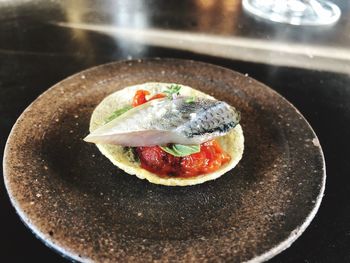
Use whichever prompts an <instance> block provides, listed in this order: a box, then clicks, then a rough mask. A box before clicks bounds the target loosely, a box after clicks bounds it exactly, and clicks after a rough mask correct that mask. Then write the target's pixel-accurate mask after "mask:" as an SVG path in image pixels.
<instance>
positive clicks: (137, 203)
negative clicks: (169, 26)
mask: <svg viewBox="0 0 350 263" xmlns="http://www.w3.org/2000/svg"><path fill="white" fill-rule="evenodd" d="M149 81H157V82H176V83H181V84H184V85H188V86H191V87H194V88H196V89H199V90H201V91H204V92H206V93H208V94H211V95H214V96H215V97H216V98H218V99H220V100H224V101H226V102H228V103H229V104H231V105H234V106H236V107H237V108H238V109H239V110H240V111H241V112H242V121H241V124H242V127H243V130H244V135H245V152H244V156H243V159H242V160H241V162H240V163H239V165H238V166H237V167H236V168H235V169H233V170H231V171H230V172H228V173H227V174H225V175H223V176H222V177H221V178H219V179H217V180H215V181H210V182H206V183H204V184H201V185H196V186H191V187H166V186H159V185H153V184H150V183H148V182H147V181H145V180H140V179H137V178H136V177H135V176H130V175H127V174H125V173H124V172H123V171H121V170H119V169H118V168H116V167H115V166H113V165H112V164H111V163H110V162H109V161H108V160H107V159H106V158H105V157H104V156H102V154H101V153H100V152H99V151H98V150H97V148H96V147H95V146H94V145H93V144H88V143H85V142H84V141H83V140H82V138H83V137H84V136H85V135H87V133H88V126H89V119H90V115H91V113H92V111H93V109H94V107H95V106H96V105H97V104H98V103H99V102H100V101H101V100H102V99H103V98H104V97H105V96H107V95H108V94H110V93H112V92H114V91H116V90H118V89H121V88H123V87H126V86H129V85H133V84H139V83H144V82H149ZM4 179H5V183H6V187H7V190H8V193H9V196H10V198H11V201H12V203H13V205H14V207H15V208H16V210H17V212H18V214H19V215H20V217H21V218H22V220H23V221H24V223H25V224H26V225H27V226H28V227H29V228H30V229H31V230H32V231H33V232H34V233H35V234H36V235H37V236H38V237H39V238H40V239H41V240H43V241H44V242H45V243H46V244H47V245H48V246H50V247H51V248H53V249H55V250H57V251H59V252H60V253H62V254H63V255H65V256H68V257H69V258H71V259H74V260H78V261H84V262H90V261H98V262H116V261H119V262H127V261H129V262H150V261H184V262H191V261H192V262H198V261H203V260H207V261H211V262H213V261H227V262H243V261H250V262H261V261H264V260H267V259H269V258H271V257H273V256H274V255H276V254H277V253H279V252H281V251H282V250H283V249H285V248H287V247H288V246H290V245H291V243H292V242H293V241H294V240H295V239H296V238H297V237H298V236H300V235H301V233H302V232H303V231H304V230H305V228H306V227H307V226H308V225H309V224H310V222H311V220H312V218H313V217H314V216H315V214H316V211H317V209H318V207H319V205H320V203H321V199H322V196H323V191H324V187H325V166H324V160H323V155H322V151H321V147H320V145H319V143H318V140H317V137H316V135H315V133H314V132H313V130H312V129H311V127H310V126H309V124H308V123H307V122H306V121H305V119H304V118H303V117H302V116H301V114H300V113H299V112H298V111H297V110H296V109H295V108H294V107H293V106H292V105H291V104H290V103H289V102H288V101H286V100H285V99H284V98H282V97H281V96H280V95H278V94H277V93H276V92H274V91H273V90H271V89H270V88H268V87H266V86H264V85H263V84H261V83H259V82H257V81H255V80H253V79H251V78H249V77H246V76H243V75H241V74H239V73H237V72H234V71H232V70H228V69H225V68H222V67H218V66H214V65H210V64H205V63H200V62H194V61H186V60H175V59H150V60H140V61H123V62H116V63H111V64H106V65H102V66H99V67H95V68H92V69H89V70H86V71H83V72H81V73H78V74H76V75H74V76H72V77H69V78H67V79H65V80H63V81H62V82H60V83H58V84H56V85H55V86H54V87H52V88H51V89H49V90H48V91H46V92H45V93H44V94H42V95H41V96H40V97H39V98H38V99H36V100H35V101H34V102H33V103H32V104H31V105H30V106H29V107H28V108H27V109H26V110H25V112H24V113H23V114H22V115H21V116H20V117H19V119H18V121H17V123H16V124H15V126H14V127H13V130H12V132H11V135H10V136H9V139H8V142H7V145H6V149H5V155H4Z"/></svg>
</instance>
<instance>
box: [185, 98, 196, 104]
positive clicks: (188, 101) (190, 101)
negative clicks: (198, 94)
mask: <svg viewBox="0 0 350 263" xmlns="http://www.w3.org/2000/svg"><path fill="white" fill-rule="evenodd" d="M185 102H186V103H193V102H194V97H188V98H187V99H186V100H185Z"/></svg>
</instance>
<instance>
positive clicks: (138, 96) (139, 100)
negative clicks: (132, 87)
mask: <svg viewBox="0 0 350 263" xmlns="http://www.w3.org/2000/svg"><path fill="white" fill-rule="evenodd" d="M147 95H150V92H149V91H148V90H142V89H140V90H138V91H136V93H135V96H134V98H133V100H132V106H133V107H136V106H139V105H141V104H144V103H146V102H148V101H150V100H155V99H161V98H164V97H165V94H162V93H158V94H156V95H154V96H152V97H151V98H150V99H148V100H147V98H146V96H147Z"/></svg>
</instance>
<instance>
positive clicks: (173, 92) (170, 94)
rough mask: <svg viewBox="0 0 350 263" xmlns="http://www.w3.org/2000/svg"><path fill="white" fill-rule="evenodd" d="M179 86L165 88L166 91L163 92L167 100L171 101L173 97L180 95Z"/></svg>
mask: <svg viewBox="0 0 350 263" xmlns="http://www.w3.org/2000/svg"><path fill="white" fill-rule="evenodd" d="M180 89H181V86H180V85H176V84H172V85H170V87H167V90H164V93H165V94H166V95H167V97H168V99H170V100H172V99H173V98H174V95H175V96H177V95H180Z"/></svg>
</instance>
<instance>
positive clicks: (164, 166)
mask: <svg viewBox="0 0 350 263" xmlns="http://www.w3.org/2000/svg"><path fill="white" fill-rule="evenodd" d="M149 95H150V93H149V92H148V91H147V90H138V91H137V92H136V94H135V96H134V98H133V102H132V106H133V107H136V106H138V105H141V104H143V103H146V102H148V101H150V100H153V99H158V98H164V97H165V95H164V94H161V93H160V94H156V95H154V96H153V97H151V98H149V99H147V98H146V96H149ZM136 153H137V155H138V157H139V159H140V162H141V167H142V168H143V169H146V170H147V171H150V172H152V173H155V174H157V175H159V176H161V177H169V176H175V177H184V178H188V177H193V176H197V175H200V174H206V173H210V172H214V171H216V170H218V169H219V168H220V167H221V166H222V165H224V164H225V163H227V162H228V161H230V159H231V157H230V156H229V155H228V154H227V153H225V152H224V151H223V150H222V148H221V147H220V144H219V143H218V142H217V141H216V140H211V141H208V142H205V143H202V144H201V145H200V152H198V153H194V154H190V155H187V156H184V157H175V156H173V155H171V154H169V153H167V152H165V151H163V150H162V149H161V148H160V147H159V146H147V147H136Z"/></svg>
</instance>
